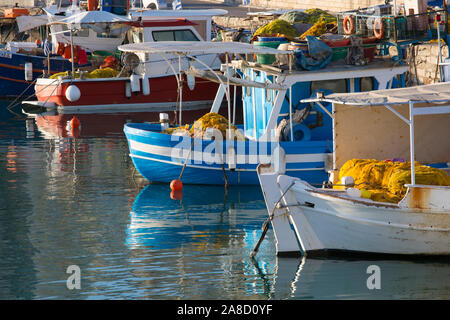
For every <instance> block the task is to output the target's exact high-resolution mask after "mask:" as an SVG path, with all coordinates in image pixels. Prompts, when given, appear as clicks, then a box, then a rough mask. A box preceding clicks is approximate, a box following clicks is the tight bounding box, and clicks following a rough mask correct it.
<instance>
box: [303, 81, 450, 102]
mask: <svg viewBox="0 0 450 320" xmlns="http://www.w3.org/2000/svg"><path fill="white" fill-rule="evenodd" d="M320 101H324V102H332V103H339V104H345V105H357V106H368V105H370V106H377V105H379V106H382V105H383V106H384V105H397V104H409V103H410V102H414V103H433V104H439V103H446V102H449V101H450V82H442V83H437V84H429V85H420V86H414V87H408V88H398V89H385V90H376V91H369V92H357V93H334V94H330V95H327V96H325V97H315V98H308V99H304V100H302V101H301V102H305V103H306V102H320Z"/></svg>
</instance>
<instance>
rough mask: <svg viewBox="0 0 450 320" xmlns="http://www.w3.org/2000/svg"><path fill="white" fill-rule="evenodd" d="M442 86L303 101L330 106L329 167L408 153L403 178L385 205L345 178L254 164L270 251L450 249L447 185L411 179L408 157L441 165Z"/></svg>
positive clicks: (445, 118)
mask: <svg viewBox="0 0 450 320" xmlns="http://www.w3.org/2000/svg"><path fill="white" fill-rule="evenodd" d="M449 92H450V84H449V83H439V84H432V85H423V86H418V87H409V88H399V89H391V90H380V91H376V92H375V91H372V92H367V93H353V94H331V95H328V96H325V97H319V98H312V99H307V100H305V101H309V102H312V101H313V102H330V103H332V105H333V113H332V120H333V137H334V143H335V149H334V151H333V168H336V169H339V168H341V167H342V166H343V164H344V163H345V162H346V161H347V160H350V159H379V160H382V159H387V158H389V159H392V158H393V157H394V156H395V157H399V158H403V159H408V158H409V159H410V175H409V176H408V177H409V178H406V179H405V181H409V182H410V183H408V182H407V183H406V184H405V185H404V186H405V187H407V190H406V193H405V195H404V197H403V198H402V199H401V200H400V201H399V202H398V203H390V202H385V201H375V200H372V198H368V197H367V196H364V194H363V193H362V191H361V190H360V191H361V192H360V193H359V194H358V192H356V193H353V192H350V190H354V188H350V186H351V185H350V184H349V185H348V188H346V187H344V189H342V185H341V187H340V188H339V189H336V188H332V189H330V188H324V187H323V188H317V187H314V186H311V185H310V184H309V183H307V182H306V181H304V180H303V179H299V178H297V177H294V176H292V175H291V174H289V173H287V172H286V171H285V170H277V168H274V167H272V166H270V165H261V166H260V167H259V168H258V175H259V180H260V184H261V188H262V190H263V194H264V197H265V201H266V206H267V210H268V212H269V219H268V222H271V225H272V227H273V230H274V234H275V239H276V247H277V253H278V254H288V253H296V254H306V255H319V254H324V253H330V252H332V253H333V252H334V253H348V252H353V253H354V252H357V253H362V254H391V255H413V256H414V255H421V256H422V255H449V254H450V201H449V199H450V186H448V185H449V184H447V186H445V185H430V184H420V183H417V181H416V177H418V176H417V175H418V173H417V171H416V167H417V166H418V164H417V163H416V162H415V161H419V162H420V163H429V164H430V165H431V164H435V165H436V163H443V164H444V165H445V164H448V161H449V159H450V154H449V150H450V144H449V141H448V139H445V138H444V137H447V136H448V126H449V123H450V117H449V113H450V106H448V102H449V101H450V95H449ZM354 119H358V121H354ZM408 136H409V139H408ZM408 142H409V143H408ZM444 169H446V170H447V174H448V172H450V171H448V167H447V165H445V166H444ZM407 170H408V169H407ZM407 172H408V171H407ZM444 177H448V176H446V175H445V173H444ZM330 180H331V181H333V182H332V183H334V184H335V185H336V184H339V182H338V183H336V182H335V179H330ZM331 181H330V183H331ZM402 181H403V180H402ZM341 184H342V182H341ZM444 184H445V183H444ZM402 186H403V185H402Z"/></svg>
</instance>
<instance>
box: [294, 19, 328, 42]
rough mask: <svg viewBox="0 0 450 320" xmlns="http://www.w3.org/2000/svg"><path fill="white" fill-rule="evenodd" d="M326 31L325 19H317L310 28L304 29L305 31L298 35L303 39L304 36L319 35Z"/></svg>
mask: <svg viewBox="0 0 450 320" xmlns="http://www.w3.org/2000/svg"><path fill="white" fill-rule="evenodd" d="M326 32H327V23H326V22H325V20H319V21H317V22H316V23H314V25H313V26H312V27H311V28H309V29H308V30H306V32H305V33H303V34H302V35H301V36H300V39H305V37H306V36H314V37H319V36H321V35H323V34H324V33H326Z"/></svg>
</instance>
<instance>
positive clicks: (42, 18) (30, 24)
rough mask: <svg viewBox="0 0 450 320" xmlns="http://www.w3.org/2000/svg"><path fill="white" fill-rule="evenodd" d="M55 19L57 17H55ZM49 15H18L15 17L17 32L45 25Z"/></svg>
mask: <svg viewBox="0 0 450 320" xmlns="http://www.w3.org/2000/svg"><path fill="white" fill-rule="evenodd" d="M55 20H57V17H55ZM49 21H50V20H49V16H47V15H46V14H42V15H36V16H18V17H17V18H16V23H17V28H18V29H19V32H23V31H27V30H30V29H34V28H37V27H40V26H45V25H46V24H48V23H49Z"/></svg>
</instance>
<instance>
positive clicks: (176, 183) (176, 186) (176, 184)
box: [170, 179, 183, 191]
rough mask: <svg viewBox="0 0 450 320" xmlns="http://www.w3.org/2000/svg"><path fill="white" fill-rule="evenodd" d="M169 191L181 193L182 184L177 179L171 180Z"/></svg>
mask: <svg viewBox="0 0 450 320" xmlns="http://www.w3.org/2000/svg"><path fill="white" fill-rule="evenodd" d="M170 189H171V190H172V191H181V190H182V189H183V183H182V182H181V180H178V179H175V180H172V182H171V183H170Z"/></svg>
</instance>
